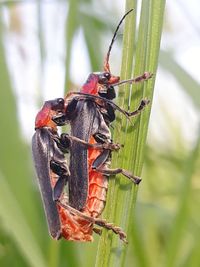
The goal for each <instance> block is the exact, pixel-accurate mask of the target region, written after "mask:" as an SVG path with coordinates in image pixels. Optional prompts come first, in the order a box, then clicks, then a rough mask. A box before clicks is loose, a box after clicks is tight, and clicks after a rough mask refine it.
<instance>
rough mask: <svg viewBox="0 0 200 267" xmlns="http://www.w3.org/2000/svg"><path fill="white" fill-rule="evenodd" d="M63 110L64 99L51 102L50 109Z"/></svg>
mask: <svg viewBox="0 0 200 267" xmlns="http://www.w3.org/2000/svg"><path fill="white" fill-rule="evenodd" d="M63 108H64V99H63V98H57V99H55V100H53V101H52V109H53V110H55V111H59V110H63Z"/></svg>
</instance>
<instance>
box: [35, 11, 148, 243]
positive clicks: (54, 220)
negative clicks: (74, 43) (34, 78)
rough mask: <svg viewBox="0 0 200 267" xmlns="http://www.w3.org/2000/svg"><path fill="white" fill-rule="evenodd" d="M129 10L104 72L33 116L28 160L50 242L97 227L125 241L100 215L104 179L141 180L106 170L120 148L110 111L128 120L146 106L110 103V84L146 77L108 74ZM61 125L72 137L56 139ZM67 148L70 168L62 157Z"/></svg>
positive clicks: (86, 235)
mask: <svg viewBox="0 0 200 267" xmlns="http://www.w3.org/2000/svg"><path fill="white" fill-rule="evenodd" d="M131 11H132V10H131ZM131 11H129V12H127V13H126V14H125V15H124V16H123V18H122V19H121V21H120V22H119V24H118V26H117V29H116V31H115V33H114V36H113V38H112V41H111V44H110V46H109V50H108V53H107V56H106V59H105V62H104V72H102V73H92V74H90V75H89V77H88V79H87V81H86V83H85V84H84V85H83V86H82V88H81V90H80V93H79V92H76V93H70V94H68V95H67V96H66V97H65V99H64V100H63V99H59V100H52V101H47V102H46V103H45V104H44V106H43V108H42V110H41V111H40V112H39V113H38V115H37V117H36V133H35V135H34V136H33V142H32V150H33V157H34V161H35V167H36V171H37V175H38V181H39V184H40V191H41V194H42V198H43V203H44V208H45V212H46V218H47V222H48V227H49V231H50V234H51V236H52V237H53V238H55V239H59V238H60V237H64V238H66V239H67V240H77V241H91V240H92V232H93V231H95V232H96V233H98V234H100V233H101V229H96V228H95V227H94V225H95V224H96V225H99V226H101V227H104V228H107V229H110V230H112V231H113V232H114V233H116V234H118V235H119V236H120V238H121V239H122V240H123V241H125V242H126V234H125V233H124V232H123V231H122V230H121V228H119V227H117V226H114V225H113V224H111V223H107V222H106V221H105V220H102V219H100V218H99V216H100V215H101V213H102V211H103V209H104V206H105V201H106V191H107V184H108V180H107V176H108V175H111V174H118V173H122V174H123V175H125V176H126V177H127V178H129V179H131V180H132V181H133V182H134V183H136V184H138V183H139V182H140V178H139V177H136V176H133V175H132V174H131V173H130V172H128V171H126V170H123V169H121V168H118V169H114V170H112V169H109V165H110V158H111V151H113V150H118V149H119V148H120V146H119V145H118V144H113V142H112V139H111V133H110V129H109V126H110V123H111V122H112V121H113V120H114V119H115V110H119V111H121V112H122V113H123V114H124V115H126V116H127V117H130V116H134V115H136V114H138V113H139V112H141V111H142V109H143V108H144V107H145V106H146V105H147V104H148V102H149V101H148V100H142V101H141V104H140V106H139V108H138V109H137V110H136V111H134V112H127V111H124V110H123V109H121V108H120V107H118V106H117V105H116V104H114V103H113V102H112V99H114V97H115V91H114V87H115V86H117V85H120V84H123V83H127V82H129V83H133V82H139V81H142V80H147V79H149V78H150V77H151V74H150V73H147V72H146V73H144V74H143V75H142V76H139V77H137V78H135V79H130V80H126V81H120V78H119V77H118V76H114V75H111V73H110V67H109V56H110V51H111V48H112V45H113V42H114V39H115V36H116V34H117V31H118V29H119V26H120V25H121V23H122V21H123V20H124V18H125V17H126V16H127V15H128V14H129V13H130V12H131ZM56 101H58V102H59V104H58V103H57V102H56ZM65 123H70V125H71V135H70V136H69V135H67V134H62V135H61V136H59V135H58V133H57V125H58V126H62V125H64V124H65ZM68 150H69V151H70V164H69V168H68V166H67V164H66V160H65V157H64V153H66V152H67V151H68ZM66 184H67V186H68V188H69V193H68V194H67V193H66V188H67V186H66Z"/></svg>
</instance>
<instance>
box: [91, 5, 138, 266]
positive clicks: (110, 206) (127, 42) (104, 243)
mask: <svg viewBox="0 0 200 267" xmlns="http://www.w3.org/2000/svg"><path fill="white" fill-rule="evenodd" d="M131 8H133V9H134V12H135V10H136V1H127V3H126V10H127V11H128V10H130V9H131ZM135 25H136V13H133V12H132V14H130V15H129V16H128V17H127V18H126V20H125V26H124V40H123V43H124V45H123V58H122V69H124V70H126V72H125V75H124V77H123V78H129V77H130V76H131V73H132V62H133V53H134V42H135ZM119 94H120V93H119ZM120 96H121V98H120V99H121V101H122V100H123V97H122V95H120ZM117 141H118V140H117ZM113 161H114V160H113ZM113 200H116V194H115V181H114V179H110V181H109V191H108V195H107V203H106V209H105V212H104V214H103V216H104V217H105V218H106V219H107V220H109V219H110V220H111V219H112V218H113V217H114V211H115V207H114V205H115V203H114V201H113ZM109 236H110V235H109V233H108V231H105V230H104V231H103V234H102V237H101V239H100V242H99V246H98V252H97V257H96V265H95V266H96V267H102V266H109V257H110V249H111V239H110V238H109Z"/></svg>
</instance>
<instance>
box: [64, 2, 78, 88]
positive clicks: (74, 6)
mask: <svg viewBox="0 0 200 267" xmlns="http://www.w3.org/2000/svg"><path fill="white" fill-rule="evenodd" d="M68 4H69V7H68V14H67V20H66V46H67V49H66V63H65V67H66V74H65V91H69V90H70V86H71V80H70V67H71V54H72V44H73V39H74V34H75V32H76V30H77V28H78V26H79V23H78V18H79V15H80V14H79V1H78V0H70V1H68Z"/></svg>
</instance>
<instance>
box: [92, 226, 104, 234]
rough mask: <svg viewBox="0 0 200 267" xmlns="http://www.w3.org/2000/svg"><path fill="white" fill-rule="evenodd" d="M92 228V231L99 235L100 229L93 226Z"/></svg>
mask: <svg viewBox="0 0 200 267" xmlns="http://www.w3.org/2000/svg"><path fill="white" fill-rule="evenodd" d="M92 230H93V232H95V233H96V234H98V235H101V234H102V229H99V228H93V229H92Z"/></svg>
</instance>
